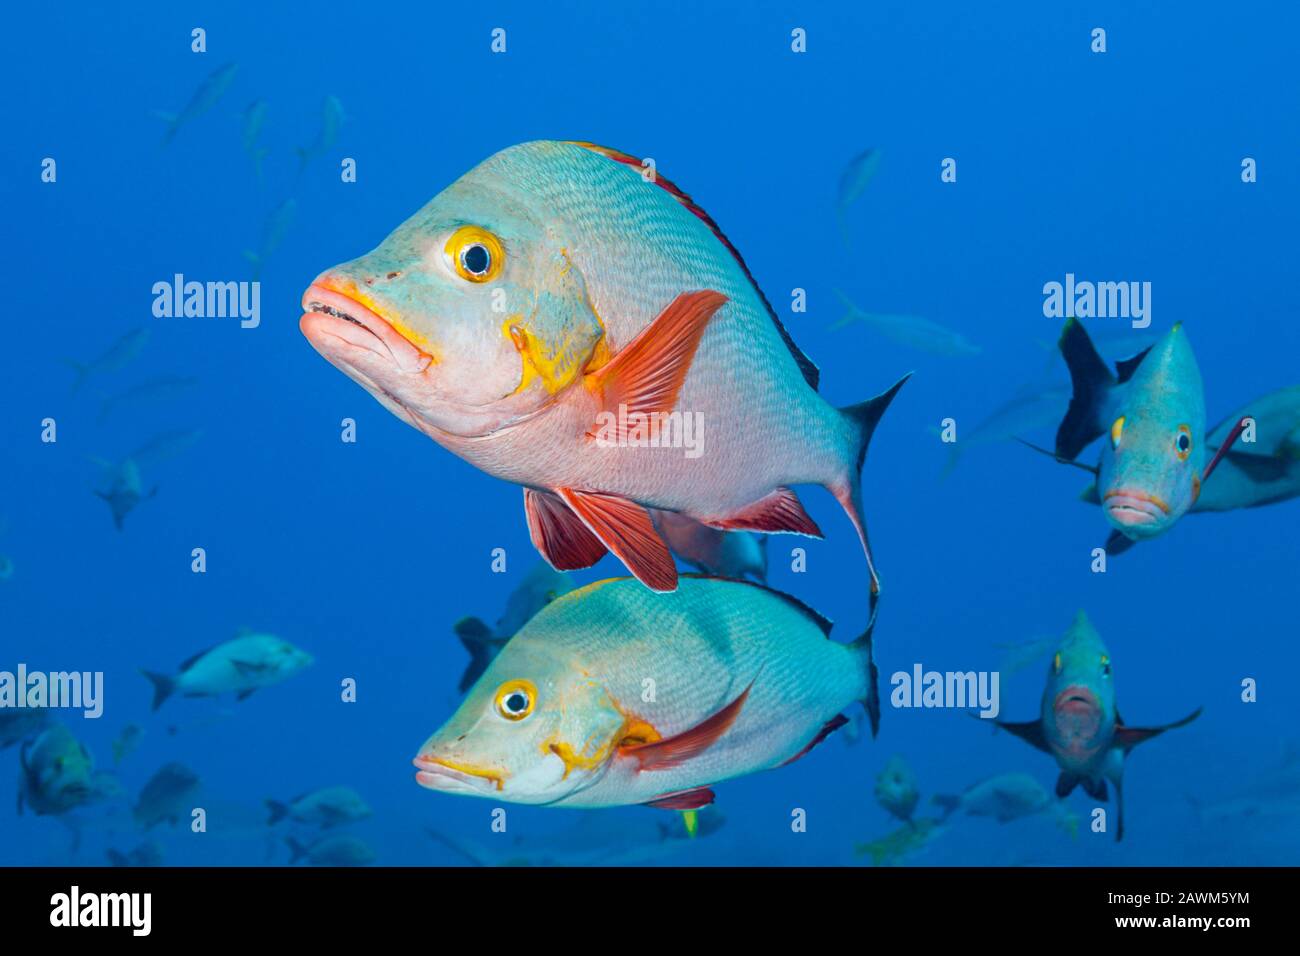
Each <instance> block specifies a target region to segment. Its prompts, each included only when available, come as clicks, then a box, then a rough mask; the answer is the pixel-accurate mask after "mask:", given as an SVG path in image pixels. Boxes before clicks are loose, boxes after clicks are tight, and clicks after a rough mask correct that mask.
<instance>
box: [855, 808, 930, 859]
mask: <svg viewBox="0 0 1300 956" xmlns="http://www.w3.org/2000/svg"><path fill="white" fill-rule="evenodd" d="M946 832H948V828H947V826H946V825H945V824H944V823H943V821H942V820H938V819H935V818H933V817H918V818H917V819H915V820H910V821H908V822H907V823H904V824H903V825H902V826H901V827H899V828H898V829H897V830H894V831H893V832H892V833H888V834H886V835H885V836H883V837H881V838H880V839H878V840H872V841H871V842H870V843H859V844H858V845H857V846H855V847H854V848H853V852H854V854H856V855H857V856H870V857H871V865H872V866H896V865H898V864H899V863H902V862H903V860H905V859H906V858H907V857H909V856H911V855H912V854H913V853H919V852H921V851H922V850H924V849H925V848H926V847H928V846H929V845H930V844H931V843H933V842H934V841H935V840H936V839H937V838H939V837H941V836H943V834H944V833H946Z"/></svg>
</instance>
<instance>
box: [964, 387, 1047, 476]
mask: <svg viewBox="0 0 1300 956" xmlns="http://www.w3.org/2000/svg"><path fill="white" fill-rule="evenodd" d="M1069 404H1070V392H1069V389H1067V388H1064V387H1060V388H1057V387H1055V386H1048V387H1041V386H1036V385H1030V386H1026V387H1025V388H1022V389H1020V390H1019V391H1018V392H1016V394H1015V395H1013V396H1012V397H1011V398H1010V399H1009V400H1007V401H1006V402H1004V403H1003V404H1001V405H999V406H998V407H997V408H995V409H994V410H993V411H992V412H991V413H990V414H989V417H988V418H986V419H984V420H983V421H981V422H980V423H979V424H977V425H975V426H974V427H972V428H971V429H970V430H969V431H964V432H963V431H962V430H961V429H960V427H959V429H958V432H957V440H956V441H955V442H953V443H952V444H951V445H950V446H949V448H950V451H949V452H948V463H947V464H946V465H945V466H944V470H943V474H942V476H941V477H942V478H947V477H948V476H949V475H951V474H952V472H953V470H954V469H956V467H957V462H958V460H959V459H960V457H961V455H962V454H963V453H964V452H966V451H968V450H970V449H971V448H977V447H979V446H981V445H991V444H994V443H995V442H1003V441H1011V440H1013V439H1017V438H1021V437H1023V436H1024V435H1026V434H1029V433H1032V432H1034V431H1036V430H1037V429H1040V428H1047V427H1048V426H1050V425H1055V424H1056V423H1058V422H1059V421H1060V420H1061V413H1062V410H1063V409H1065V408H1066V407H1067V406H1068V405H1069Z"/></svg>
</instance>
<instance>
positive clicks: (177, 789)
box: [131, 763, 201, 830]
mask: <svg viewBox="0 0 1300 956" xmlns="http://www.w3.org/2000/svg"><path fill="white" fill-rule="evenodd" d="M200 789H201V786H200V783H199V778H198V775H197V774H196V773H195V772H194V771H193V770H191V769H190V768H189V767H187V766H185V765H184V764H180V763H169V764H167V765H165V766H164V767H162V768H161V769H159V770H158V772H157V773H155V774H154V775H153V776H152V777H150V778H149V782H148V783H146V784H145V785H144V789H143V790H141V791H140V799H139V800H137V801H136V804H135V806H134V807H133V808H132V810H131V816H132V817H133V818H134V820H135V822H136V824H137V825H139V826H140V827H142V828H143V829H145V830H149V829H151V828H153V827H154V826H156V825H157V824H159V823H163V822H167V823H170V824H171V825H172V826H175V825H176V824H177V823H179V822H180V821H181V819H182V818H183V817H188V816H189V815H190V813H191V811H192V809H193V807H194V805H195V803H194V801H196V800H197V799H198V797H199V791H200Z"/></svg>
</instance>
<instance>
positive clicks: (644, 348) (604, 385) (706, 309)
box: [591, 289, 727, 439]
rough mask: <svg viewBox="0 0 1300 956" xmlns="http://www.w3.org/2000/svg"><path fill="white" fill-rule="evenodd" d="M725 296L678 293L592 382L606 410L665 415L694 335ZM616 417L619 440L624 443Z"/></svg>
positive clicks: (686, 365)
mask: <svg viewBox="0 0 1300 956" xmlns="http://www.w3.org/2000/svg"><path fill="white" fill-rule="evenodd" d="M726 301H727V297H726V296H725V295H723V294H722V293H721V292H713V291H712V290H709V289H705V290H702V291H700V292H683V293H682V294H681V295H679V296H678V297H677V298H675V299H673V301H672V302H670V303H669V304H668V307H667V308H666V309H664V310H663V311H662V312H660V313H659V316H658V318H656V319H655V320H654V321H653V322H651V323H650V324H649V325H647V326H646V327H645V328H644V329H642V330H641V333H640V334H639V335H638V336H637V337H636V338H635V339H633V340H632V341H631V342H629V343H628V344H627V345H626V346H625V347H624V348H623V349H622V350H620V351H619V353H618V355H616V356H614V358H613V359H612V360H611V361H610V362H609V363H608V364H607V365H604V366H602V367H601V368H600V369H599V370H598V371H596V372H592V373H591V376H592V378H593V379H594V380H595V381H596V382H598V383H599V384H600V387H601V389H602V391H603V393H604V400H605V401H604V406H605V408H606V409H607V410H610V411H618V410H619V409H620V407H623V408H626V410H627V413H628V414H646V415H649V414H652V413H655V412H664V413H666V412H671V411H672V409H673V406H674V405H675V404H677V393H678V391H679V390H680V389H681V387H682V382H684V381H685V380H686V372H687V371H688V370H689V369H690V367H691V360H692V359H693V358H694V357H695V349H696V347H697V346H698V345H699V344H700V336H702V335H703V334H704V327H705V325H707V324H708V321H709V319H710V318H712V317H713V313H715V312H717V311H718V309H720V308H722V305H723V303H725V302H726ZM619 417H620V425H619V438H620V439H623V438H626V434H625V432H624V427H623V425H624V423H623V422H622V416H619Z"/></svg>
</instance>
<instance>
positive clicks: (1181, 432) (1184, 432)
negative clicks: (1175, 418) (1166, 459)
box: [1174, 425, 1192, 461]
mask: <svg viewBox="0 0 1300 956" xmlns="http://www.w3.org/2000/svg"><path fill="white" fill-rule="evenodd" d="M1174 453H1175V454H1176V455H1178V460H1179V461H1186V460H1187V457H1188V456H1189V455H1190V454H1191V453H1192V430H1191V429H1190V428H1188V427H1187V426H1186V425H1179V426H1178V434H1177V435H1175V436H1174Z"/></svg>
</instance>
